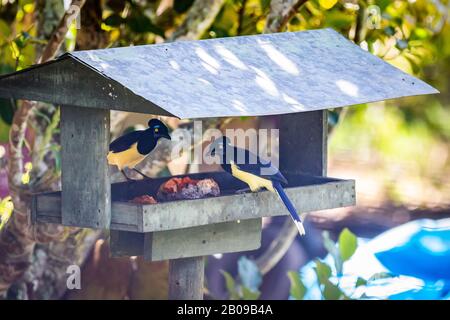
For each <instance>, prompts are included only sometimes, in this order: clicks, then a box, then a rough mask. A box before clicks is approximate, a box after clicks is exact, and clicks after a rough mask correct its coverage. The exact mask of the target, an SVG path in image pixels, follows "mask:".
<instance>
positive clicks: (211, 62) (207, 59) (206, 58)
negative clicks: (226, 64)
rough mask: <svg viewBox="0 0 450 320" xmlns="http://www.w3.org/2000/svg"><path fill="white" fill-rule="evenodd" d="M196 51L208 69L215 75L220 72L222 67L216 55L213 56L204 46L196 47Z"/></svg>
mask: <svg viewBox="0 0 450 320" xmlns="http://www.w3.org/2000/svg"><path fill="white" fill-rule="evenodd" d="M195 53H196V54H197V56H198V57H199V58H200V59H201V60H202V62H201V64H202V66H203V67H204V68H205V69H206V70H208V71H209V72H211V73H212V74H215V75H217V74H218V73H219V69H220V63H219V61H217V60H216V59H215V58H214V57H212V56H211V55H210V54H209V53H208V52H206V51H205V50H204V49H203V48H200V47H197V48H196V49H195Z"/></svg>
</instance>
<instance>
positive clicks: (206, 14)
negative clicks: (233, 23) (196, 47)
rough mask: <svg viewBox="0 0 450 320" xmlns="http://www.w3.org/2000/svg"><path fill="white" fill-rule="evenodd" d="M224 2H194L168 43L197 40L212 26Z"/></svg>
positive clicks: (210, 0)
mask: <svg viewBox="0 0 450 320" xmlns="http://www.w3.org/2000/svg"><path fill="white" fill-rule="evenodd" d="M224 3H225V0H195V2H194V3H193V5H192V7H191V8H190V9H189V11H188V13H187V16H186V18H185V20H184V21H183V23H182V24H181V26H180V27H179V28H178V29H177V30H175V31H174V32H173V33H172V35H171V36H170V37H169V39H168V41H175V40H194V39H199V38H200V37H201V36H202V35H203V34H204V33H205V31H206V30H208V28H209V27H210V26H211V25H212V23H213V22H214V19H215V18H216V16H217V14H218V13H219V12H220V9H222V6H223V4H224Z"/></svg>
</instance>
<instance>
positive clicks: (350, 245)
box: [339, 228, 358, 262]
mask: <svg viewBox="0 0 450 320" xmlns="http://www.w3.org/2000/svg"><path fill="white" fill-rule="evenodd" d="M357 246H358V241H357V239H356V236H355V235H354V234H353V233H352V232H351V231H350V230H348V229H347V228H345V229H344V230H342V232H341V234H340V235H339V252H340V254H341V259H342V262H345V261H347V260H348V259H350V257H351V256H352V255H353V254H354V253H355V251H356V247H357Z"/></svg>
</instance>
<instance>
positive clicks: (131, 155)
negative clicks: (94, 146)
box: [107, 143, 146, 170]
mask: <svg viewBox="0 0 450 320" xmlns="http://www.w3.org/2000/svg"><path fill="white" fill-rule="evenodd" d="M145 156H146V155H143V154H140V153H139V151H138V150H137V143H135V144H133V145H132V146H131V147H130V148H129V149H127V150H125V151H122V152H112V151H110V152H109V153H108V156H107V158H108V164H110V165H116V166H117V167H118V168H119V170H123V169H124V168H130V169H132V168H134V167H135V166H137V165H138V163H139V162H141V161H142V160H144V158H145Z"/></svg>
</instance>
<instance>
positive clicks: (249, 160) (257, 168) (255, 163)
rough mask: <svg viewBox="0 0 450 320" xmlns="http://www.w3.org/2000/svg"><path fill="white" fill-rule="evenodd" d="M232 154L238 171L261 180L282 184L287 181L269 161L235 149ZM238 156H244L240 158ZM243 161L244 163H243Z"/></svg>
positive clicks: (244, 150)
mask: <svg viewBox="0 0 450 320" xmlns="http://www.w3.org/2000/svg"><path fill="white" fill-rule="evenodd" d="M235 150H236V152H235V154H234V159H235V161H234V162H235V163H236V164H237V166H238V167H239V169H240V170H242V171H245V172H249V173H252V174H254V175H257V176H259V177H262V178H266V179H269V180H272V181H279V182H281V183H283V184H287V183H288V182H287V179H286V178H285V177H284V176H283V174H282V173H281V172H280V170H278V168H276V167H275V166H274V165H272V163H271V162H270V161H264V160H262V159H261V158H260V157H258V156H256V155H255V154H253V153H252V152H250V151H248V150H246V149H240V148H235ZM239 154H241V155H242V154H244V155H245V157H244V156H240V157H239ZM243 160H245V161H243Z"/></svg>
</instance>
